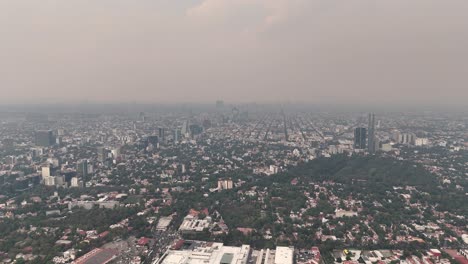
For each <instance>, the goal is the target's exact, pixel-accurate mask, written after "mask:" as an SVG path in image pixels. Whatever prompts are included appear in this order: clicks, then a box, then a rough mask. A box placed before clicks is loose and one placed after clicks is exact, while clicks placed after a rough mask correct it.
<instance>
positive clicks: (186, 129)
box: [180, 121, 190, 136]
mask: <svg viewBox="0 0 468 264" xmlns="http://www.w3.org/2000/svg"><path fill="white" fill-rule="evenodd" d="M180 132H181V133H182V135H184V136H187V134H188V133H190V130H189V122H188V121H184V123H183V124H182V129H181V131H180Z"/></svg>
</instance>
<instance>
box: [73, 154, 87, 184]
mask: <svg viewBox="0 0 468 264" xmlns="http://www.w3.org/2000/svg"><path fill="white" fill-rule="evenodd" d="M76 172H77V173H78V175H80V176H81V178H82V179H83V182H86V181H88V160H85V159H84V160H81V161H80V162H78V164H77V168H76Z"/></svg>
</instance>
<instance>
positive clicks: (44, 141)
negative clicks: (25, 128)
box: [35, 130, 55, 147]
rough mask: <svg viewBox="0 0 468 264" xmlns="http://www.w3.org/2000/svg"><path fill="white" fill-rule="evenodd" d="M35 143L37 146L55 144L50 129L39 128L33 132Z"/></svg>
mask: <svg viewBox="0 0 468 264" xmlns="http://www.w3.org/2000/svg"><path fill="white" fill-rule="evenodd" d="M35 143H36V145H37V146H42V147H50V146H52V145H54V144H55V137H54V134H53V133H52V130H39V131H36V133H35Z"/></svg>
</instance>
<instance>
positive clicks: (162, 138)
mask: <svg viewBox="0 0 468 264" xmlns="http://www.w3.org/2000/svg"><path fill="white" fill-rule="evenodd" d="M158 132H159V133H158V134H159V142H161V143H164V142H166V133H165V129H164V127H160V128H159V131H158Z"/></svg>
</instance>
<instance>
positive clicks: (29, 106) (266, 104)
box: [0, 99, 468, 112]
mask: <svg viewBox="0 0 468 264" xmlns="http://www.w3.org/2000/svg"><path fill="white" fill-rule="evenodd" d="M219 101H223V102H224V106H225V110H228V108H229V107H253V106H255V107H260V109H261V108H265V109H266V108H272V107H273V108H274V107H278V108H285V109H320V110H343V111H346V110H351V111H370V112H372V111H376V112H385V111H392V112H400V111H402V112H403V111H417V112H420V111H434V112H438V111H439V112H444V111H447V112H468V105H467V104H459V105H457V104H450V105H447V104H431V103H404V102H400V103H394V104H390V103H374V104H372V103H353V102H348V103H333V102H304V101H294V102H293V101H287V102H275V101H260V102H258V101H257V102H255V101H251V102H236V101H227V100H222V99H219ZM119 107H126V108H127V109H131V107H135V108H137V110H138V109H140V108H143V109H144V108H150V109H151V108H175V109H177V108H185V107H189V108H190V107H194V108H204V109H214V108H216V101H205V102H182V101H181V102H135V101H126V102H125V101H123V102H98V101H92V102H79V101H75V102H72V101H70V102H66V101H65V102H55V103H33V102H30V103H15V102H11V103H8V104H5V103H0V112H1V111H8V110H14V111H13V112H18V111H21V109H23V110H29V111H33V110H40V109H62V110H66V109H67V108H73V109H74V110H82V109H85V110H86V108H88V110H89V109H107V110H109V109H110V108H119ZM129 107H130V108H129ZM138 111H139V110H138Z"/></svg>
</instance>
